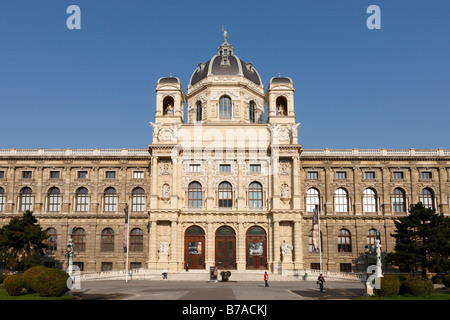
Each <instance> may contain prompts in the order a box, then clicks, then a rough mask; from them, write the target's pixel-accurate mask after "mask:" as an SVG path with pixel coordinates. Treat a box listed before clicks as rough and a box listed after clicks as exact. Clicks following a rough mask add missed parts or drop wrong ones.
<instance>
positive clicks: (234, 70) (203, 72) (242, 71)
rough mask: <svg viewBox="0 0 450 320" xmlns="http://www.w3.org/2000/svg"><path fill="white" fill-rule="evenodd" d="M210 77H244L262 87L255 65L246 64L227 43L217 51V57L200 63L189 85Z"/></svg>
mask: <svg viewBox="0 0 450 320" xmlns="http://www.w3.org/2000/svg"><path fill="white" fill-rule="evenodd" d="M209 75H217V76H244V77H245V78H246V79H248V80H250V81H251V82H253V83H254V84H256V85H258V86H261V85H262V81H261V77H260V76H259V74H258V71H256V69H255V68H254V67H253V63H251V62H249V63H246V62H244V61H243V60H241V59H239V58H238V57H237V56H236V55H235V54H234V49H233V46H231V45H230V44H229V43H228V42H227V41H225V42H224V43H222V44H221V45H220V46H219V48H218V49H217V55H215V56H214V57H212V58H211V60H209V61H208V62H206V63H201V62H200V63H199V64H198V67H197V69H195V71H194V73H193V74H192V76H191V79H190V81H189V85H190V86H192V85H194V84H196V83H198V82H200V81H201V80H203V79H204V78H206V77H207V76H209Z"/></svg>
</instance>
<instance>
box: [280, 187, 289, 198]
mask: <svg viewBox="0 0 450 320" xmlns="http://www.w3.org/2000/svg"><path fill="white" fill-rule="evenodd" d="M281 198H283V199H287V198H289V186H288V185H287V184H286V183H284V184H283V185H282V186H281Z"/></svg>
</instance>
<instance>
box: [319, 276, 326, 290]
mask: <svg viewBox="0 0 450 320" xmlns="http://www.w3.org/2000/svg"><path fill="white" fill-rule="evenodd" d="M324 282H325V278H324V277H323V275H322V274H320V276H319V277H318V278H317V283H318V284H319V286H320V292H322V291H323V283H324Z"/></svg>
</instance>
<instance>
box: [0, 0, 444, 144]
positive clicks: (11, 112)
mask: <svg viewBox="0 0 450 320" xmlns="http://www.w3.org/2000/svg"><path fill="white" fill-rule="evenodd" d="M73 4H74V5H78V6H79V7H80V9H81V30H69V29H68V28H67V26H66V20H67V18H69V16H70V14H67V13H66V10H67V7H68V6H70V5H73ZM370 5H377V6H379V7H380V9H381V29H379V30H369V29H368V28H367V26H366V20H367V19H368V18H369V16H370V14H367V13H366V10H367V8H368V7H369V6H370ZM222 25H225V28H226V29H227V31H228V33H229V39H228V41H229V43H231V44H232V45H233V46H234V48H235V54H236V55H237V56H238V57H239V58H241V59H242V60H244V61H246V62H250V61H251V62H253V64H254V66H255V68H256V69H257V70H258V72H259V73H260V76H261V78H262V81H263V83H264V88H267V85H268V83H269V80H270V78H271V77H274V76H277V75H278V73H280V74H281V76H288V77H291V78H292V79H293V81H294V86H295V89H296V91H295V111H296V116H297V121H298V122H300V123H301V126H300V129H299V141H300V143H301V144H303V147H304V148H311V149H313V148H361V149H365V148H388V149H392V148H416V149H428V148H430V149H431V148H444V149H450V123H449V122H450V1H448V0H433V1H428V0H403V1H401V0H389V1H387V0H339V1H336V0H328V1H325V0H315V1H312V0H308V1H306V0H294V1H286V0H278V1H274V0H270V1H266V0H257V1H256V0H240V1H234V0H227V1H217V0H202V1H195V0H190V1H187V0H184V1H175V0H174V1H153V0H127V1H125V0H121V1H118V0H95V1H93V0H70V1H66V0H20V1H18V0H1V1H0V137H1V139H0V148H2V149H7V148H48V149H51V148H146V147H147V144H149V143H151V132H152V130H151V127H150V125H149V121H153V119H154V114H155V101H156V98H155V87H156V81H157V80H158V79H159V78H160V77H164V76H169V74H170V73H172V74H173V76H176V77H178V78H180V80H181V82H182V85H183V88H184V90H185V91H186V90H187V84H188V81H189V78H190V76H191V74H192V72H193V71H194V70H195V68H196V67H197V64H198V62H206V61H208V60H209V59H210V58H211V57H212V56H213V55H214V54H215V53H216V50H217V47H218V46H219V45H220V44H221V43H222V41H223V37H222V31H221V28H222Z"/></svg>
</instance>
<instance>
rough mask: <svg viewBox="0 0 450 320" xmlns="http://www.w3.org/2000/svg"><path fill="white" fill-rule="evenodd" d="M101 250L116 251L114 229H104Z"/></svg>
mask: <svg viewBox="0 0 450 320" xmlns="http://www.w3.org/2000/svg"><path fill="white" fill-rule="evenodd" d="M101 251H102V252H113V251H114V230H113V229H111V228H106V229H103V231H102V241H101Z"/></svg>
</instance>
